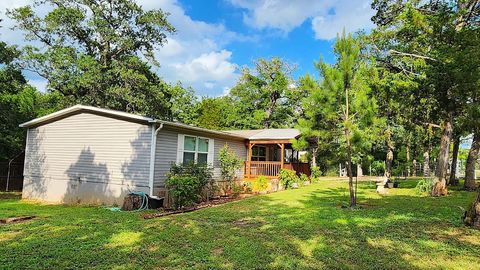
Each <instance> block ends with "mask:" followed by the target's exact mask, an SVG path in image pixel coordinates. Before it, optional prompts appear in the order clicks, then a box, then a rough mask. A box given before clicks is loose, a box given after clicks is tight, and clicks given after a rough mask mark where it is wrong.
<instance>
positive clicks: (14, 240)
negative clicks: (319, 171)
mask: <svg viewBox="0 0 480 270" xmlns="http://www.w3.org/2000/svg"><path fill="white" fill-rule="evenodd" d="M414 186H415V182H414V181H407V182H402V183H401V184H400V188H398V189H396V190H394V191H392V192H390V194H389V195H387V196H383V197H381V196H379V195H377V194H376V193H375V189H374V186H373V185H371V184H368V183H362V184H361V185H360V187H359V199H360V202H361V204H362V205H364V208H363V209H357V210H350V209H342V208H341V205H342V204H343V203H345V202H346V201H347V195H348V193H347V189H346V187H347V183H346V182H339V181H323V182H321V183H320V184H314V185H311V186H308V187H303V188H302V189H299V190H288V191H283V192H278V193H274V194H269V195H264V196H255V197H250V198H247V199H244V200H241V201H238V202H234V203H229V204H226V205H222V206H219V207H214V208H209V209H203V210H199V211H195V212H190V213H186V214H180V215H175V216H168V217H164V218H157V219H152V220H142V219H141V218H140V217H139V213H119V212H110V211H108V210H106V209H103V208H101V207H67V206H58V205H57V206H54V205H39V204H32V203H26V202H21V201H19V200H18V198H17V197H12V196H10V197H7V196H5V194H3V195H1V194H0V218H1V217H8V216H16V215H37V216H38V218H37V219H35V220H32V221H28V222H24V223H18V224H8V225H0V268H2V269H4V268H7V269H8V268H10V269H26V268H35V269H38V268H48V269H56V268H70V269H72V268H103V269H134V268H135V269H138V268H157V269H185V268H195V269H212V268H213V269H219V268H225V269H254V268H257V269H264V268H267V269H285V268H286V269H332V268H347V269H348V268H353V269H367V268H368V269H385V268H389V269H399V268H407V269H416V268H421V269H423V268H435V269H440V268H441V269H480V231H476V230H472V229H469V228H466V227H464V226H463V225H462V224H461V220H460V215H461V210H460V208H459V207H464V208H465V207H466V206H467V205H468V204H469V202H470V201H471V200H472V199H473V196H474V195H475V194H474V193H467V192H463V191H451V192H450V195H449V196H448V197H444V198H429V197H421V196H418V195H416V194H415V193H414V190H413V187H414Z"/></svg>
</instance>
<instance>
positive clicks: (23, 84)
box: [0, 42, 58, 161]
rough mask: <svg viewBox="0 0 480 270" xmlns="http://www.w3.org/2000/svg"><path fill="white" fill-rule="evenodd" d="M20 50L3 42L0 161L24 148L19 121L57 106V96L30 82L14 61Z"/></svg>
mask: <svg viewBox="0 0 480 270" xmlns="http://www.w3.org/2000/svg"><path fill="white" fill-rule="evenodd" d="M19 53H20V52H19V51H18V50H17V49H16V48H15V47H13V46H8V45H7V44H6V43H4V42H0V161H3V160H9V159H11V158H13V157H15V156H16V155H18V154H20V153H21V152H22V151H23V148H24V147H23V145H24V143H25V133H26V132H25V130H24V129H23V128H20V127H19V126H18V125H19V124H21V123H23V122H26V121H29V120H31V119H32V118H35V117H38V116H43V115H45V114H47V113H50V112H52V111H53V110H55V109H56V104H58V100H57V96H55V95H48V94H42V93H40V92H38V91H37V90H36V89H35V88H33V87H32V86H30V85H28V84H27V81H26V79H25V78H24V76H23V75H22V73H21V70H20V69H19V68H18V67H17V66H16V65H14V63H13V61H14V60H15V59H16V57H18V55H19Z"/></svg>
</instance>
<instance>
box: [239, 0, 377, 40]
mask: <svg viewBox="0 0 480 270" xmlns="http://www.w3.org/2000/svg"><path fill="white" fill-rule="evenodd" d="M230 1H231V2H232V4H233V5H234V6H237V7H240V8H243V9H245V10H246V12H245V13H244V16H243V20H244V22H245V24H247V25H249V26H251V27H254V28H257V29H277V30H281V31H282V32H284V33H288V32H290V31H291V30H293V29H294V28H296V27H298V26H300V25H301V24H303V23H304V22H305V21H307V20H311V21H312V29H313V31H314V32H315V38H317V39H324V40H330V39H333V38H335V37H336V34H337V33H339V32H341V31H342V30H343V29H344V28H345V29H346V30H347V31H349V32H353V31H357V30H360V29H364V28H365V29H370V28H371V27H372V23H371V21H370V18H371V17H372V15H373V10H372V9H371V8H370V3H371V1H369V0H355V1H353V0H317V1H311V0H298V1H291V0H230Z"/></svg>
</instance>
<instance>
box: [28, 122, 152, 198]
mask: <svg viewBox="0 0 480 270" xmlns="http://www.w3.org/2000/svg"><path fill="white" fill-rule="evenodd" d="M150 143H151V127H150V126H149V125H143V124H139V123H134V122H130V121H125V120H121V119H115V118H111V117H106V116H101V115H96V114H91V113H79V114H74V115H71V116H68V117H65V118H63V119H60V120H57V121H54V122H51V123H47V124H44V125H41V126H38V127H33V128H29V129H28V138H27V144H26V155H25V170H24V175H25V179H26V181H25V184H24V188H25V192H24V193H25V194H24V197H30V198H32V199H35V198H37V199H42V200H47V201H59V202H72V201H74V202H96V201H101V202H103V201H102V200H103V199H106V201H105V202H111V201H112V200H110V199H112V198H117V199H118V198H120V197H122V196H121V195H124V194H125V193H126V192H127V191H128V190H147V191H148V179H149V165H150ZM82 189H84V190H83V191H82ZM82 192H83V193H82ZM84 193H85V194H84ZM87 193H88V194H89V195H87ZM98 194H102V195H98ZM94 196H96V198H98V199H95V201H90V199H92V198H94ZM87 197H88V198H87ZM109 197H111V198H110V199H108V198H109Z"/></svg>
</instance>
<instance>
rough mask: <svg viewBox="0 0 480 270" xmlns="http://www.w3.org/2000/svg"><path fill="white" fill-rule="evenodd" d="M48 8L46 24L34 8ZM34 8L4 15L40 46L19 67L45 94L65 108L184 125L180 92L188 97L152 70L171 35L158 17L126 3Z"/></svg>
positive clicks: (65, 0) (70, 2) (64, 2)
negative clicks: (41, 83)
mask: <svg viewBox="0 0 480 270" xmlns="http://www.w3.org/2000/svg"><path fill="white" fill-rule="evenodd" d="M46 6H48V7H49V8H48V9H47V10H49V11H48V12H47V14H46V15H44V16H42V15H39V14H36V13H35V11H34V8H33V7H46ZM33 7H32V6H24V7H20V8H16V9H13V10H10V11H9V12H8V16H10V18H12V19H14V20H15V21H16V22H17V26H16V28H17V29H19V30H23V31H25V33H26V38H27V39H28V40H33V41H36V42H37V43H34V44H39V45H38V46H32V45H28V46H25V47H24V48H23V50H22V56H21V59H20V62H21V64H22V65H23V66H24V67H25V68H27V69H30V70H33V71H35V72H36V73H38V74H40V76H42V77H44V78H46V79H47V80H48V89H49V91H51V92H57V93H60V94H61V95H62V96H63V97H64V102H65V105H71V104H74V103H82V104H87V105H93V106H99V107H106V108H111V109H117V110H121V111H127V112H135V113H140V114H145V115H150V116H155V117H157V118H163V119H169V120H172V119H174V118H176V116H180V117H179V118H181V119H182V120H184V119H187V120H188V117H185V116H182V115H181V114H182V112H181V111H182V109H179V108H176V106H178V104H182V103H178V102H177V101H179V100H184V96H185V95H189V94H188V93H179V91H181V92H188V90H185V89H183V87H181V86H179V85H177V86H170V85H168V84H166V83H164V82H163V81H162V80H161V79H160V78H159V77H158V76H157V75H156V74H155V73H154V72H153V71H152V68H151V66H150V63H152V64H154V65H158V63H157V62H156V60H155V58H154V50H155V48H157V47H161V46H162V45H164V44H165V42H166V37H167V34H168V33H173V32H174V31H175V29H174V28H173V26H171V25H170V24H169V22H168V21H167V14H166V13H164V12H163V11H162V10H159V9H158V10H148V11H145V10H143V9H142V8H141V6H139V5H138V4H136V2H134V1H131V0H118V1H76V0H61V1H53V0H47V1H43V0H41V1H40V0H36V1H34V5H33ZM144 59H146V60H148V61H149V62H150V63H148V62H146V61H145V60H144ZM183 103H185V102H183ZM185 105H187V104H185ZM180 106H181V105H180ZM183 109H188V106H185V108H183ZM174 111H176V112H178V113H179V114H180V115H176V114H175V112H174Z"/></svg>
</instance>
